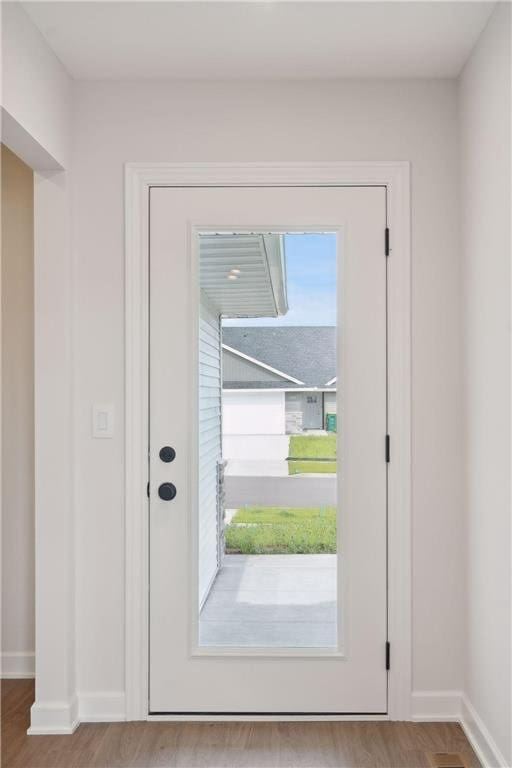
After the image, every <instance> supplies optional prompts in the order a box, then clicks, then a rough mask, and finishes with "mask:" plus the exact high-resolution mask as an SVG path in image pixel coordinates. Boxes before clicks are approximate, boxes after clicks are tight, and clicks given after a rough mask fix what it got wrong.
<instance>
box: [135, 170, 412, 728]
mask: <svg viewBox="0 0 512 768" xmlns="http://www.w3.org/2000/svg"><path fill="white" fill-rule="evenodd" d="M366 185H370V186H377V185H382V186H386V187H387V224H388V227H389V230H390V255H389V259H388V277H387V288H388V428H389V434H390V436H391V461H390V463H389V466H388V638H389V641H390V643H391V669H390V671H389V677H388V717H389V719H392V720H408V719H410V715H411V692H412V691H411V683H412V671H411V659H412V653H411V646H412V611H411V593H412V580H411V549H412V547H411V246H410V166H409V163H408V162H389V163H388V162H347V163H344V162H332V163H326V162H323V163H127V164H126V166H125V226H126V229H125V238H126V239H125V344H126V349H125V382H126V384H125V398H126V400H125V408H126V412H125V419H126V426H125V526H126V557H125V573H126V589H125V687H126V691H125V693H126V717H127V719H128V720H147V719H148V709H149V707H148V668H149V664H148V661H149V659H148V655H149V642H148V640H149V638H148V627H149V620H148V618H149V616H148V607H149V600H148V590H149V580H148V565H149V563H148V554H149V546H148V545H149V538H148V522H149V500H148V497H147V493H146V486H147V482H148V469H147V468H148V462H147V451H148V361H149V302H148V287H149V259H148V256H149V237H148V235H149V226H148V225H149V189H150V187H152V186H173V187H176V186H177V187H197V186H201V187H204V186H208V187H226V186H229V187H237V186H253V187H254V186H304V187H310V186H366ZM383 258H384V233H383ZM233 719H236V718H233ZM260 719H261V718H260ZM274 719H275V718H274ZM316 719H321V718H316ZM325 719H329V718H328V717H326V718H325ZM337 719H341V718H339V717H338V718H337Z"/></svg>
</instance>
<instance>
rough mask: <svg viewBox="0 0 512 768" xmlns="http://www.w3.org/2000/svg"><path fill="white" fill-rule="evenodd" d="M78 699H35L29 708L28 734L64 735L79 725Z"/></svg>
mask: <svg viewBox="0 0 512 768" xmlns="http://www.w3.org/2000/svg"><path fill="white" fill-rule="evenodd" d="M79 722H80V721H79V719H78V699H77V697H76V696H74V697H73V698H72V699H71V700H70V701H46V702H45V701H37V702H36V703H35V704H33V705H32V707H31V710H30V728H29V729H28V731H27V733H28V735H29V736H40V735H45V734H57V735H66V734H71V733H73V732H74V731H75V730H76V728H77V727H78V725H79Z"/></svg>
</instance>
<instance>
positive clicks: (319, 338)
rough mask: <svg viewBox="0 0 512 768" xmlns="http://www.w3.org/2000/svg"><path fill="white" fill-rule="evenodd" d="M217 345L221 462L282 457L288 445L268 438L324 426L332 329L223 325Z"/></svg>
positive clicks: (331, 396) (329, 404) (332, 404)
mask: <svg viewBox="0 0 512 768" xmlns="http://www.w3.org/2000/svg"><path fill="white" fill-rule="evenodd" d="M222 341H223V344H222V374H223V375H222V386H223V447H224V450H223V453H224V457H225V458H259V457H260V455H261V458H286V453H287V446H288V441H287V440H281V441H279V440H276V439H273V438H272V439H269V437H270V436H275V435H282V436H284V435H289V434H296V433H301V432H304V431H307V430H317V429H325V428H326V424H327V414H336V328H335V327H334V326H328V327H326V326H283V327H280V328H276V327H270V326H264V327H262V326H260V327H243V328H242V327H225V328H223V331H222ZM242 436H244V437H245V438H248V439H247V440H246V441H245V444H244V442H243V441H242V439H241V437H242ZM263 436H265V437H264V438H263ZM283 451H284V453H285V456H283V455H282V454H283Z"/></svg>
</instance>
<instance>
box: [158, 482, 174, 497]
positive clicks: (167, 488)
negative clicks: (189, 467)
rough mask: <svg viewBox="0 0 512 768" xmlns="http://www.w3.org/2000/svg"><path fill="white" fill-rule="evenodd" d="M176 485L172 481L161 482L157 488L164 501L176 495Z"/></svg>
mask: <svg viewBox="0 0 512 768" xmlns="http://www.w3.org/2000/svg"><path fill="white" fill-rule="evenodd" d="M176 493H177V491H176V486H175V485H173V484H172V483H162V485H160V486H159V488H158V495H159V496H160V498H161V499H163V500H164V501H172V499H174V497H175V496H176Z"/></svg>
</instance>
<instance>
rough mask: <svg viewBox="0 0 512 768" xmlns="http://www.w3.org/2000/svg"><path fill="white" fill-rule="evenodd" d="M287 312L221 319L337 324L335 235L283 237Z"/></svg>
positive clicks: (243, 322)
mask: <svg viewBox="0 0 512 768" xmlns="http://www.w3.org/2000/svg"><path fill="white" fill-rule="evenodd" d="M284 252H285V258H286V275H287V286H288V306H289V309H288V312H287V314H286V315H284V316H283V317H275V318H274V317H268V318H267V317H266V318H242V319H239V320H235V319H233V320H224V323H223V324H224V325H275V326H281V325H336V235H335V234H292V235H285V236H284Z"/></svg>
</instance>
